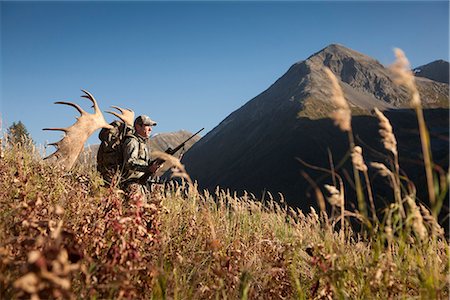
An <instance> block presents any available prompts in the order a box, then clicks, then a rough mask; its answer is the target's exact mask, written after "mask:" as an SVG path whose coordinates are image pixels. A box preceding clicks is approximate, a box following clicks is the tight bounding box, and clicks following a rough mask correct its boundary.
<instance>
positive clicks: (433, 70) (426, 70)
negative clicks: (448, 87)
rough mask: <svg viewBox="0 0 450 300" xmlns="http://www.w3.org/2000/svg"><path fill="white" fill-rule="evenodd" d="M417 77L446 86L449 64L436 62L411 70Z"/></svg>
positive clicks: (441, 61) (442, 61)
mask: <svg viewBox="0 0 450 300" xmlns="http://www.w3.org/2000/svg"><path fill="white" fill-rule="evenodd" d="M413 72H414V75H415V76H417V77H424V78H428V79H431V80H434V81H438V82H443V83H447V84H448V77H449V64H448V61H445V60H442V59H440V60H436V61H433V62H431V63H429V64H426V65H423V66H420V67H417V68H415V69H414V70H413Z"/></svg>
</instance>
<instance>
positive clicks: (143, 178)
mask: <svg viewBox="0 0 450 300" xmlns="http://www.w3.org/2000/svg"><path fill="white" fill-rule="evenodd" d="M203 129H205V128H202V129H200V130H199V131H197V132H196V133H194V134H193V135H191V136H190V137H189V138H188V139H186V140H185V141H184V142H182V143H181V144H179V145H178V146H176V147H175V148H174V149H172V148H170V147H169V148H167V150H166V151H165V152H166V153H167V154H170V155H174V154H175V153H177V152H178V150H180V149H181V148H183V147H184V145H185V144H186V143H187V142H188V141H189V140H190V139H192V138H193V137H194V136H196V135H197V134H199V133H200V132H201V131H202V130H203ZM164 161H165V160H164V159H161V158H157V159H154V160H152V161H150V162H149V164H148V165H149V167H150V166H151V165H153V164H158V165H162V164H163V163H164ZM153 175H154V173H153V172H150V170H148V171H147V172H145V173H144V175H142V176H141V178H139V183H141V184H145V183H146V182H147V180H148V179H149V178H150V177H152V176H153Z"/></svg>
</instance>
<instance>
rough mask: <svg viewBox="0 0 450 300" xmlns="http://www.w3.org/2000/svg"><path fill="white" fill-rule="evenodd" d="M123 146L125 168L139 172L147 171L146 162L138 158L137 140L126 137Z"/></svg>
mask: <svg viewBox="0 0 450 300" xmlns="http://www.w3.org/2000/svg"><path fill="white" fill-rule="evenodd" d="M124 146H125V147H124V151H123V162H124V167H125V169H128V170H132V171H139V172H146V171H148V170H149V166H148V162H142V161H140V159H139V142H138V141H137V140H136V139H134V138H128V139H127V140H126V141H125V145H124Z"/></svg>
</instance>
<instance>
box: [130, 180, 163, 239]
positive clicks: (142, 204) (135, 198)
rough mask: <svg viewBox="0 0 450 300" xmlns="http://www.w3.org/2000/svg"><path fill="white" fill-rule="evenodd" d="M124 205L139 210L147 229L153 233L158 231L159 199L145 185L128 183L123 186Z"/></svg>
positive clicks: (155, 233)
mask: <svg viewBox="0 0 450 300" xmlns="http://www.w3.org/2000/svg"><path fill="white" fill-rule="evenodd" d="M124 189H125V195H126V204H125V207H126V208H128V209H130V208H131V210H137V211H139V213H138V214H139V215H140V216H141V218H142V220H143V221H144V222H145V223H146V227H147V230H149V232H151V233H152V234H154V235H157V234H158V233H159V224H160V213H161V208H162V207H161V199H160V197H157V196H155V194H154V191H151V190H150V188H149V187H148V186H147V185H143V184H140V183H136V182H133V183H129V184H127V185H126V186H125V187H124Z"/></svg>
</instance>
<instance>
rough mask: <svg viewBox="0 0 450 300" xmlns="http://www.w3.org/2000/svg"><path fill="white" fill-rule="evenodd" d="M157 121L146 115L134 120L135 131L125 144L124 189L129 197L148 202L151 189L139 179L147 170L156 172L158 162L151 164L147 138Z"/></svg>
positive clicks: (126, 139)
mask: <svg viewBox="0 0 450 300" xmlns="http://www.w3.org/2000/svg"><path fill="white" fill-rule="evenodd" d="M155 125H156V122H155V121H153V120H152V119H150V118H149V117H148V116H146V115H141V116H139V117H137V118H136V119H135V120H134V132H132V131H130V132H128V134H127V135H126V137H125V141H124V144H123V173H122V179H123V184H122V185H123V189H124V190H125V192H126V193H127V196H128V199H134V200H138V198H140V197H142V201H143V202H146V200H147V196H148V193H149V190H148V188H147V186H146V184H145V183H141V182H139V179H140V178H141V177H142V175H144V173H146V172H148V171H149V172H151V173H155V172H156V171H157V170H158V168H159V166H160V165H158V164H150V152H149V149H148V148H147V140H148V138H149V137H150V133H151V132H152V127H153V126H155Z"/></svg>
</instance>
